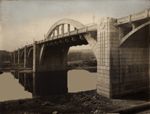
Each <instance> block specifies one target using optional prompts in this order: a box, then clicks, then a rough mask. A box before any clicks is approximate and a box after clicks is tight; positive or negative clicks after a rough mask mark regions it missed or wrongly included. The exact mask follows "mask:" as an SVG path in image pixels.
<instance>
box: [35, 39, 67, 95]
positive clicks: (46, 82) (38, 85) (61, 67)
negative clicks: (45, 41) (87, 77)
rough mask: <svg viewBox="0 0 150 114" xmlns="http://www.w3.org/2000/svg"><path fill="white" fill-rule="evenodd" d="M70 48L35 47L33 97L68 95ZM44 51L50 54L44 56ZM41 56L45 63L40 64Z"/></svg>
mask: <svg viewBox="0 0 150 114" xmlns="http://www.w3.org/2000/svg"><path fill="white" fill-rule="evenodd" d="M68 50H69V47H48V46H47V47H46V48H45V50H42V49H40V48H39V46H38V45H37V44H36V42H35V43H34V46H33V54H34V55H33V97H36V96H45V95H58V94H66V93H67V92H68V87H67V52H68ZM42 51H46V52H48V53H44V55H40V54H42ZM38 53H40V54H38ZM39 55H40V56H43V57H44V58H43V61H42V63H41V64H39Z"/></svg>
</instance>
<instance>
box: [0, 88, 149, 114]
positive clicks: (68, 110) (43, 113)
mask: <svg viewBox="0 0 150 114" xmlns="http://www.w3.org/2000/svg"><path fill="white" fill-rule="evenodd" d="M148 101H149V94H148V93H147V92H142V93H139V94H136V95H130V96H127V97H123V98H121V99H108V98H106V97H103V96H101V95H98V94H97V93H96V90H91V91H84V92H78V93H69V94H66V95H55V96H46V97H38V98H33V99H22V100H14V101H5V102H3V103H1V112H2V114H54V112H57V113H55V114H58V113H59V114H60V113H61V114H74V113H78V114H81V113H82V114H100V113H104V114H105V113H108V112H111V111H113V110H118V109H125V108H129V107H133V106H137V105H140V104H143V103H146V102H148ZM138 114H140V113H138ZM142 114H143V113H142Z"/></svg>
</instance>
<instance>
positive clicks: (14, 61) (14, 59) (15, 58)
mask: <svg viewBox="0 0 150 114" xmlns="http://www.w3.org/2000/svg"><path fill="white" fill-rule="evenodd" d="M14 63H16V54H15V52H14Z"/></svg>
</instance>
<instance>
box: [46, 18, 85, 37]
mask: <svg viewBox="0 0 150 114" xmlns="http://www.w3.org/2000/svg"><path fill="white" fill-rule="evenodd" d="M62 24H69V25H72V26H74V27H75V28H77V29H80V28H84V27H85V26H84V25H83V24H82V23H80V22H78V21H75V20H73V19H61V20H59V21H57V22H56V23H54V24H53V26H52V27H51V28H50V29H49V31H48V33H47V34H46V38H48V37H49V36H50V35H51V33H52V32H53V30H54V29H55V28H56V27H58V26H60V25H62Z"/></svg>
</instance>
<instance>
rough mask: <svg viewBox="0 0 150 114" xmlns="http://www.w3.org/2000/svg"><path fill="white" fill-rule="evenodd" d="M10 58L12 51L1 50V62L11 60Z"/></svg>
mask: <svg viewBox="0 0 150 114" xmlns="http://www.w3.org/2000/svg"><path fill="white" fill-rule="evenodd" d="M10 59H11V56H10V52H8V51H5V50H0V63H2V62H4V61H10Z"/></svg>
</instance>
